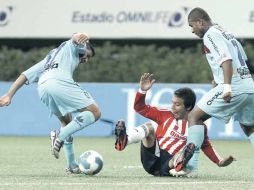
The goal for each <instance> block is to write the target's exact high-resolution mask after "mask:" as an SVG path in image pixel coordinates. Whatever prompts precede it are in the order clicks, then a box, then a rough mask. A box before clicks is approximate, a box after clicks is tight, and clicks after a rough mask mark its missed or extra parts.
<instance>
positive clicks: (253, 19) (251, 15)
mask: <svg viewBox="0 0 254 190" xmlns="http://www.w3.org/2000/svg"><path fill="white" fill-rule="evenodd" d="M249 21H250V22H253V23H254V11H251V12H250V19H249Z"/></svg>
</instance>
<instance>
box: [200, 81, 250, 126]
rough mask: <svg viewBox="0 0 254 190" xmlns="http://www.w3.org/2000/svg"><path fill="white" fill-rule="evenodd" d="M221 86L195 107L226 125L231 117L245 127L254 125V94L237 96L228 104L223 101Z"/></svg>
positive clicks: (210, 92)
mask: <svg viewBox="0 0 254 190" xmlns="http://www.w3.org/2000/svg"><path fill="white" fill-rule="evenodd" d="M222 92H223V89H222V86H217V87H215V88H213V89H211V90H210V91H209V92H208V93H207V94H205V95H204V96H203V97H202V98H201V100H200V101H199V102H198V104H197V106H198V107H199V108H200V109H201V110H203V111H204V112H205V113H207V114H208V115H210V116H212V117H215V118H217V119H219V120H222V121H223V122H225V123H228V122H229V120H230V118H231V117H234V119H235V120H237V121H239V123H241V124H244V125H246V126H252V125H254V94H247V93H246V94H238V95H235V96H233V97H232V99H231V101H230V103H227V102H225V101H224V100H223V96H222Z"/></svg>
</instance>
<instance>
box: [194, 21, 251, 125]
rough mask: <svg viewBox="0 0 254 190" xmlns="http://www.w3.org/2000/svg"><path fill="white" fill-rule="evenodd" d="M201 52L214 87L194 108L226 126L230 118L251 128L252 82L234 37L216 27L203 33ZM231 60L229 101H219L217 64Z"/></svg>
mask: <svg viewBox="0 0 254 190" xmlns="http://www.w3.org/2000/svg"><path fill="white" fill-rule="evenodd" d="M203 41H204V50H205V53H206V58H207V60H208V62H209V64H210V67H211V69H212V72H213V77H214V80H215V82H216V83H217V84H218V85H217V86H216V87H215V88H213V89H211V90H210V91H209V92H208V93H206V94H205V95H204V96H203V97H202V99H201V100H200V101H199V102H198V104H197V106H198V107H199V108H200V109H201V110H203V111H204V112H205V113H207V114H208V115H210V116H212V117H215V118H217V119H220V120H222V121H224V122H225V123H227V122H228V121H229V120H230V118H231V117H232V116H234V118H235V120H238V121H239V122H240V123H241V124H244V125H246V126H252V125H254V82H253V79H252V77H251V75H250V72H249V69H248V67H247V65H246V63H245V61H246V60H247V56H246V54H245V52H244V50H243V48H242V45H241V44H240V43H239V42H238V41H237V40H236V39H235V38H234V36H233V35H232V34H230V33H228V32H226V31H224V30H223V29H222V28H221V27H219V26H218V25H214V26H212V27H210V28H209V30H208V31H207V32H206V33H205V35H204V38H203ZM227 60H232V66H233V76H232V80H231V87H232V99H231V101H230V102H229V103H228V102H225V101H224V99H223V83H224V75H223V69H222V68H221V64H222V63H223V62H225V61H227Z"/></svg>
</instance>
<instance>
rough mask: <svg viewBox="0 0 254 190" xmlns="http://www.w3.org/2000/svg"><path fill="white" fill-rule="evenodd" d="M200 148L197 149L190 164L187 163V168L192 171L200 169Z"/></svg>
mask: <svg viewBox="0 0 254 190" xmlns="http://www.w3.org/2000/svg"><path fill="white" fill-rule="evenodd" d="M199 153H200V149H199V150H195V152H194V154H193V156H192V157H191V159H190V160H189V162H188V164H187V165H186V168H187V169H189V170H191V171H197V170H198V157H199Z"/></svg>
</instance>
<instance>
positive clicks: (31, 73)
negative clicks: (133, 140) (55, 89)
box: [22, 59, 45, 84]
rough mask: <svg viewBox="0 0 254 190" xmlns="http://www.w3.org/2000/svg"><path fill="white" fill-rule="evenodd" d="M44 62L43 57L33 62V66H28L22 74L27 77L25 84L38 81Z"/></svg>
mask: <svg viewBox="0 0 254 190" xmlns="http://www.w3.org/2000/svg"><path fill="white" fill-rule="evenodd" d="M44 63H45V59H44V60H42V61H40V62H39V63H37V64H35V65H34V66H32V67H30V68H29V69H27V70H26V71H24V72H23V73H22V74H23V75H25V76H26V78H27V84H30V83H34V82H38V80H39V77H40V75H41V74H42V73H43V71H44Z"/></svg>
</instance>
